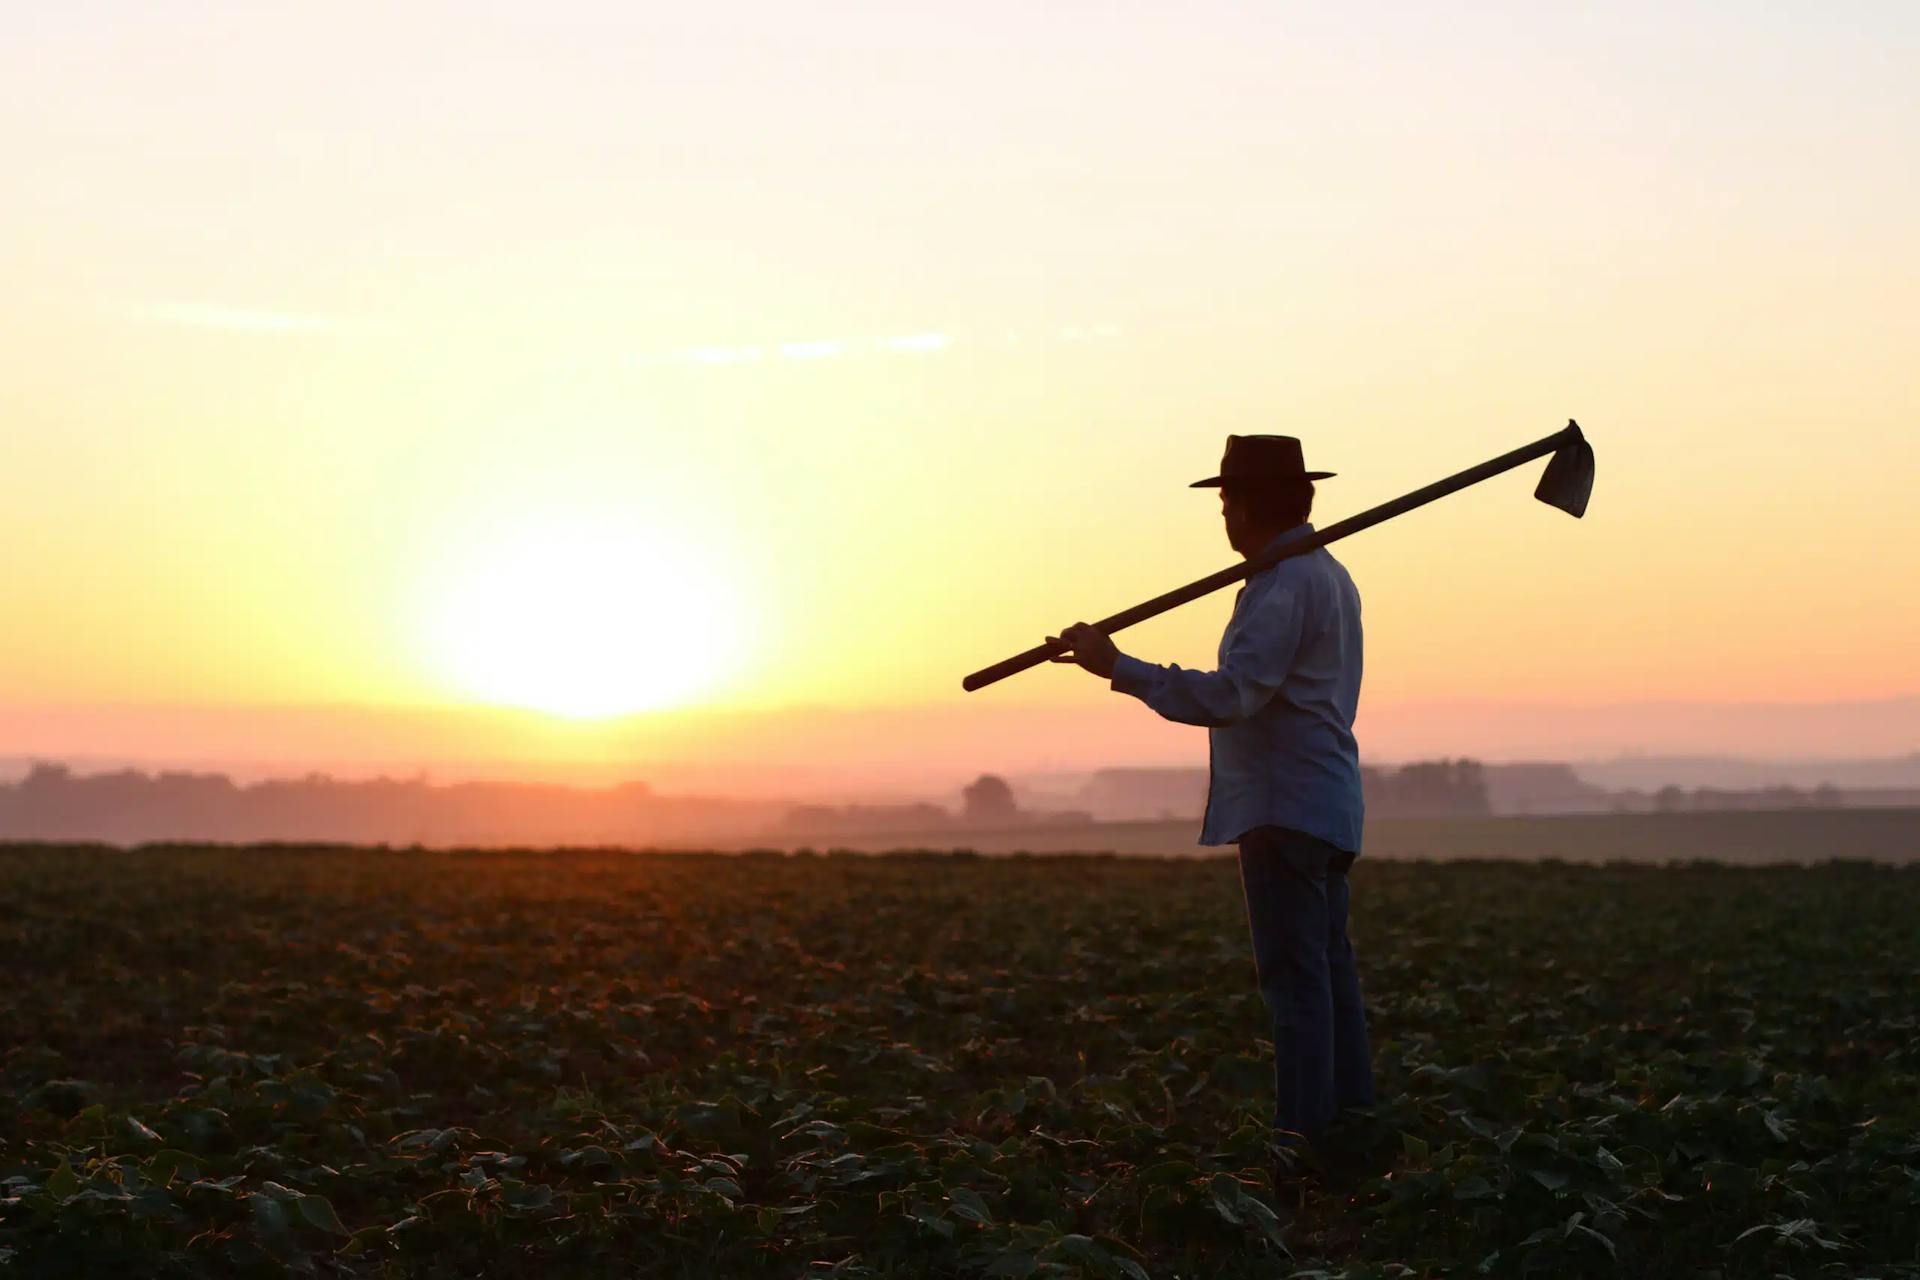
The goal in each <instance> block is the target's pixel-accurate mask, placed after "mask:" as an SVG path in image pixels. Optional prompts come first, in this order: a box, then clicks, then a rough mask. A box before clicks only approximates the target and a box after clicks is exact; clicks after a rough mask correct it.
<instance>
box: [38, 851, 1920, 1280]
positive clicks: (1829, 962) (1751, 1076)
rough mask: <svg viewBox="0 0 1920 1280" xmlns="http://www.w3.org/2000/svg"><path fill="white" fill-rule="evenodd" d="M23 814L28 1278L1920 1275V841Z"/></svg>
mask: <svg viewBox="0 0 1920 1280" xmlns="http://www.w3.org/2000/svg"><path fill="white" fill-rule="evenodd" d="M1242 911H1243V908H1242V905H1241V900H1240V890H1239V883H1238V879H1237V870H1236V868H1235V866H1234V864H1233V863H1232V862H1231V861H1229V860H1226V859H1206V860H1194V859H1182V860H1170V859H1150V858H1098V857H1012V858H987V857H953V856H931V855H896V856H884V857H869V856H860V855H846V854H841V855H832V856H827V855H818V856H791V857H789V856H775V855H764V854H762V855H746V856H740V857H725V856H717V855H708V854H687V855H679V854H673V855H651V854H648V855H633V854H618V853H605V852H556V853H541V852H504V853H420V852H406V851H391V852H388V851H380V850H329V849H312V850H300V849H265V850H249V849H218V850H216V849H164V850H162V849H146V850H138V851H131V852H123V851H116V850H106V849H80V848H31V847H14V848H9V849H0V974H4V979H3V980H0V1053H3V1054H4V1058H0V1277H4V1276H11V1275H21V1276H51V1275H62V1276H64V1275H72V1276H197V1275H209V1274H211V1275H282V1274H289V1273H291V1274H300V1275H315V1276H368V1277H372V1276H447V1277H455V1276H461V1277H464V1276H476V1275H501V1276H557V1277H571V1276H596V1277H597V1276H701V1277H708V1276H719V1277H725V1276H770V1277H786V1276H794V1277H798V1276H829V1275H832V1276H916V1277H920V1276H926V1277H934V1276H963V1277H1023V1276H1091V1277H1103V1278H1120V1277H1126V1278H1129V1280H1139V1278H1140V1277H1146V1276H1151V1277H1172V1276H1181V1277H1207V1278H1212V1277H1225V1278H1229V1280H1230V1278H1233V1277H1251V1276H1299V1277H1316V1278H1320V1277H1335V1276H1351V1277H1360V1276H1442V1275H1492V1276H1522V1275H1541V1276H1589V1275H1590V1276H1612V1275H1629V1276H1722V1277H1746V1276H1774V1275H1784V1276H1826V1275H1831V1276H1880V1277H1909V1278H1912V1277H1920V927H1916V921H1920V869H1916V868H1913V867H1904V868H1893V867H1885V866H1874V865H1868V864H1866V863H1853V862H1837V863H1829V864H1825V865H1821V866H1817V867H1809V868H1802V867H1747V868H1729V867H1721V866H1711V865H1699V864H1688V865H1673V866H1664V867H1663V866H1629V865H1624V864H1605V865H1575V864H1568V863H1552V862H1548V863H1525V862H1515V861H1485V862H1475V861H1452V862H1445V863H1424V862H1391V861H1384V860H1374V861H1369V860H1367V859H1366V858H1363V859H1362V860H1361V861H1360V863H1359V865H1358V866H1357V867H1356V868H1355V872H1354V924H1353V935H1354V939H1355V943H1356V946H1357V948H1358V950H1359V955H1360V963H1361V970H1362V979H1363V982H1364V984H1365V988H1366V995H1367V1002H1368V1006H1369V1011H1370V1017H1371V1022H1372V1031H1373V1037H1374V1045H1375V1064H1376V1072H1377V1079H1378V1087H1379V1103H1378V1105H1377V1106H1376V1107H1375V1108H1373V1109H1372V1110H1371V1111H1370V1112H1369V1113H1366V1114H1364V1115H1360V1116H1357V1117H1355V1118H1354V1119H1353V1121H1352V1123H1351V1124H1350V1125H1349V1126H1348V1132H1347V1137H1348V1140H1349V1141H1350V1143H1352V1144H1353V1146H1354V1147H1355V1148H1356V1149H1358V1150H1359V1151H1360V1152H1362V1153H1363V1159H1362V1160H1361V1162H1360V1167H1359V1168H1358V1169H1357V1171H1356V1172H1355V1173H1354V1176H1353V1177H1352V1178H1351V1179H1349V1180H1346V1181H1330V1182H1322V1181H1320V1180H1317V1179H1309V1180H1307V1181H1305V1182H1303V1183H1301V1184H1298V1185H1290V1186H1288V1187H1287V1188H1285V1189H1284V1190H1283V1191H1281V1192H1278V1193H1276V1192H1275V1191H1274V1190H1273V1189H1272V1187H1271V1186H1270V1184H1269V1181H1268V1159H1267V1151H1266V1140H1267V1133H1266V1117H1267V1116H1268V1114H1269V1113H1270V1109H1271V1094H1270V1090H1271V1076H1270V1071H1271V1051H1270V1048H1269V1047H1268V1046H1267V1044H1266V1043H1265V1041H1264V1037H1265V1035H1266V1034H1267V1030H1266V1026H1267V1024H1266V1020H1265V1012H1264V1009H1263V1008H1262V1006H1261V1004H1260V1001H1259V998H1258V996H1257V994H1256V993H1255V991H1254V986H1253V966H1252V960H1251V958H1250V952H1249V946H1248V940H1247V930H1246V922H1245V918H1244V915H1243V914H1242Z"/></svg>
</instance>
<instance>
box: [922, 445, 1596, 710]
mask: <svg viewBox="0 0 1920 1280" xmlns="http://www.w3.org/2000/svg"><path fill="white" fill-rule="evenodd" d="M1580 439H1583V437H1582V436H1581V434H1580V424H1579V423H1577V422H1575V421H1573V419H1571V418H1569V419H1567V425H1566V426H1564V427H1562V428H1560V430H1558V431H1556V432H1554V433H1553V434H1552V435H1550V436H1545V437H1543V438H1541V439H1539V440H1535V441H1534V442H1533V443H1532V444H1529V445H1522V446H1521V447H1520V448H1518V449H1515V450H1513V451H1512V452H1511V453H1503V454H1501V455H1500V456H1499V457H1497V458H1493V459H1490V460H1488V461H1486V462H1483V463H1481V464H1480V465H1479V466H1477V467H1468V468H1467V469H1466V470H1465V471H1462V472H1459V473H1457V474H1455V475H1451V476H1448V477H1447V478H1446V479H1445V480H1436V481H1434V482H1433V483H1432V484H1430V485H1427V486H1426V487H1424V488H1420V489H1415V490H1414V491H1413V492H1412V493H1408V494H1402V495H1401V496H1400V497H1398V498H1395V499H1394V500H1393V501H1391V502H1383V503H1381V504H1380V505H1379V506H1377V507H1371V508H1369V509H1367V510H1365V511H1362V512H1361V513H1360V514H1359V515H1357V516H1348V517H1347V518H1346V519H1345V520H1342V521H1340V522H1339V523H1338V524H1330V525H1328V526H1327V527H1326V528H1324V529H1320V530H1317V531H1316V532H1314V533H1313V534H1311V535H1309V536H1308V537H1305V538H1298V539H1295V540H1294V541H1291V542H1289V543H1287V544H1286V545H1285V546H1283V547H1281V548H1280V549H1279V550H1278V551H1277V552H1274V553H1272V554H1267V555H1261V556H1258V557H1255V558H1254V559H1251V560H1243V561H1241V562H1240V563H1239V564H1236V565H1231V566H1229V567H1228V568H1225V569H1222V570H1220V571H1219V572H1218V573H1210V574H1208V575H1207V576H1206V577H1204V578H1201V579H1199V580H1197V581H1194V582H1189V583H1188V584H1187V585H1186V586H1184V587H1175V588H1174V589H1173V590H1172V591H1169V592H1167V593H1166V594H1164V595H1158V596H1155V597H1154V598H1153V599H1151V600H1147V601H1143V602H1142V603H1140V604H1137V605H1134V606H1133V607H1132V608H1131V609H1122V610H1121V611H1120V612H1119V613H1116V614H1114V615H1113V616H1112V617H1110V618H1102V619H1101V620H1100V621H1098V622H1096V623H1094V624H1093V625H1094V627H1095V628H1097V629H1098V630H1100V631H1104V632H1105V633H1106V634H1108V635H1112V634H1113V633H1114V632H1116V631H1119V630H1121V629H1122V628H1124V627H1130V626H1132V625H1133V624H1134V623H1136V622H1145V621H1146V620H1147V619H1148V618H1151V617H1155V616H1157V615H1159V614H1162V613H1165V612H1166V611H1167V610H1169V609H1172V608H1176V607H1177V606H1179V605H1183V604H1185V603H1187V602H1188V601H1189V600H1198V599H1199V598H1200V597H1201V596H1204V595H1210V594H1212V593H1213V592H1215V591H1218V590H1219V589H1220V588H1222V587H1225V586H1231V585H1232V584H1233V583H1236V582H1240V581H1243V580H1244V579H1247V578H1250V577H1252V576H1253V575H1254V574H1256V573H1259V572H1260V571H1261V570H1262V569H1270V568H1272V567H1273V566H1274V565H1276V564H1279V563H1280V562H1281V561H1282V560H1290V559H1292V558H1293V557H1294V556H1303V555H1306V554H1307V553H1308V552H1309V551H1318V550H1319V549H1320V548H1321V547H1324V546H1326V545H1327V544H1328V543H1329V542H1338V541H1339V540H1340V539H1342V538H1344V537H1346V536H1347V535H1348V534H1350V533H1358V532H1360V531H1361V530H1362V529H1367V528H1371V527H1372V526H1374V525H1376V524H1379V523H1380V522H1381V521H1382V520H1391V519H1392V518H1393V517H1395V516H1397V515H1400V514H1402V513H1404V512H1408V511H1411V510H1413V509H1414V508H1415V507H1424V506H1425V505H1426V504H1427V503H1429V502H1432V501H1433V500H1434V499H1436V498H1444V497H1446V496H1447V495H1448V494H1450V493H1457V492H1459V491H1460V490H1462V489H1464V488H1466V487H1467V486H1468V485H1474V484H1479V483H1480V482H1481V481H1482V480H1485V479H1488V478H1489V477H1491V476H1497V475H1499V474H1500V473H1501V472H1503V471H1511V470H1513V468H1515V467H1517V466H1520V465H1521V464H1522V463H1526V462H1531V461H1533V460H1534V459H1535V458H1540V457H1545V456H1546V455H1547V454H1549V453H1552V452H1554V451H1555V450H1557V449H1559V448H1560V446H1561V445H1563V444H1567V443H1570V442H1572V441H1575V440H1580ZM1067 651H1068V650H1067V646H1066V645H1062V644H1042V645H1036V646H1034V647H1033V648H1031V649H1028V650H1027V651H1026V652H1024V653H1016V654H1015V655H1013V657H1011V658H1006V659H1003V660H1002V661H999V662H996V663H994V664H993V665H992V666H990V667H982V668H980V670H978V671H976V672H974V673H973V674H972V675H970V676H968V677H967V678H966V679H964V680H962V681H961V682H960V687H961V688H962V689H965V690H966V691H967V692H968V693H972V692H973V691H974V690H976V689H984V688H986V687H987V686H988V685H990V684H993V683H994V682H996V681H999V680H1004V679H1006V678H1007V677H1008V676H1010V675H1015V674H1017V673H1019V672H1022V671H1025V670H1026V669H1027V668H1028V667H1037V666H1039V665H1040V664H1041V663H1043V662H1045V661H1047V660H1048V659H1049V658H1054V657H1058V656H1059V655H1060V654H1063V653H1066V652H1067Z"/></svg>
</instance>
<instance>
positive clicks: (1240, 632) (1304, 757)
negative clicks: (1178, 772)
mask: <svg viewBox="0 0 1920 1280" xmlns="http://www.w3.org/2000/svg"><path fill="white" fill-rule="evenodd" d="M1312 532H1313V525H1312V524H1300V525H1296V526H1295V527H1294V528H1292V529H1290V530H1288V531H1287V532H1286V533H1283V534H1281V535H1280V536H1279V537H1278V538H1276V539H1274V541H1273V542H1271V543H1269V544H1268V549H1271V548H1272V547H1274V546H1278V545H1280V544H1282V543H1283V542H1286V541H1288V540H1291V539H1294V538H1302V537H1306V536H1308V535H1309V534H1311V533H1312ZM1360 667H1361V635H1360V593H1359V591H1358V590H1357V589H1355V587H1354V585H1353V579H1352V578H1351V577H1350V576H1349V575H1348V573H1347V571H1346V568H1345V567H1344V566H1343V565H1341V563H1340V562H1339V561H1338V560H1335V559H1334V558H1333V556H1332V554H1331V553H1329V552H1328V551H1327V550H1326V549H1325V548H1324V547H1322V548H1320V549H1319V550H1317V551H1312V552H1309V553H1308V554H1306V555H1304V556H1295V557H1293V558H1292V559H1288V560H1282V561H1280V562H1279V563H1278V564H1276V565H1274V566H1272V567H1271V568H1268V569H1263V570H1261V571H1260V572H1259V573H1256V574H1254V575H1253V576H1252V577H1251V578H1249V579H1247V583H1246V585H1245V586H1244V587H1242V588H1241V589H1240V597H1239V599H1238V600H1237V601H1236V602H1235V603H1234V609H1233V618H1232V620H1231V621H1229V622H1228V623H1227V629H1226V633H1225V634H1224V635H1222V636H1221V638H1220V654H1219V669H1218V670H1216V671H1190V670H1187V669H1185V668H1182V667H1179V666H1176V665H1167V666H1157V665H1155V664H1152V663H1147V662H1142V661H1140V660H1139V659H1138V658H1133V657H1129V656H1128V655H1126V654H1120V655H1119V656H1118V657H1117V658H1116V660H1115V663H1114V670H1113V677H1112V680H1113V687H1114V688H1115V689H1117V690H1119V691H1120V692H1122V693H1128V694H1132V695H1133V696H1134V697H1137V698H1139V699H1141V700H1142V701H1143V702H1145V703H1146V704H1147V705H1148V706H1150V707H1152V708H1153V709H1154V710H1155V711H1157V712H1159V713H1160V714H1161V715H1162V716H1165V717H1166V718H1167V719H1169V720H1178V721H1181V722H1182V723H1185V724H1196V725H1205V726H1207V728H1208V729H1209V734H1208V743H1209V747H1210V751H1209V756H1210V767H1209V770H1208V773H1209V777H1210V783H1209V786H1208V796H1207V816H1206V820H1205V821H1204V822H1203V823H1202V824H1201V830H1200V843H1201V844H1208V845H1218V844H1233V843H1234V842H1236V841H1237V840H1238V839H1239V838H1240V836H1241V835H1243V834H1244V833H1245V832H1247V831H1248V830H1250V829H1252V828H1254V827H1258V826H1279V827H1290V828H1292V829H1293V830H1296V831H1304V832H1306V833H1307V834H1308V835H1311V836H1315V837H1317V838H1318V839H1321V840H1325V841H1326V842H1327V843H1329V844H1331V845H1334V846H1336V847H1337V848H1340V849H1343V850H1346V851H1348V852H1351V853H1357V852H1359V849H1360V827H1361V823H1362V821H1363V819H1364V817H1365V802H1364V801H1363V799H1362V797H1361V793H1360V755H1359V748H1358V747H1357V746H1356V745H1355V743H1354V738H1353V719H1354V714H1355V712H1356V711H1357V710H1358V708H1359V703H1360Z"/></svg>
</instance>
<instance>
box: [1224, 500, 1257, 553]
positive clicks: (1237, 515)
mask: <svg viewBox="0 0 1920 1280" xmlns="http://www.w3.org/2000/svg"><path fill="white" fill-rule="evenodd" d="M1220 518H1221V520H1223V521H1224V522H1225V523H1226V526H1227V545H1228V546H1230V547H1232V548H1233V549H1234V550H1235V551H1238V552H1239V553H1240V554H1241V555H1243V556H1249V555H1252V554H1253V553H1254V552H1255V551H1258V550H1259V548H1258V547H1256V546H1253V545H1252V544H1253V541H1254V531H1253V530H1252V529H1251V528H1250V527H1249V525H1250V523H1251V521H1250V519H1249V516H1248V512H1247V498H1246V495H1245V494H1243V493H1236V492H1234V491H1233V490H1231V489H1228V488H1227V487H1226V486H1225V485H1222V486H1221V488H1220Z"/></svg>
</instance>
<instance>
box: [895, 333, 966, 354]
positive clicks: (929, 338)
mask: <svg viewBox="0 0 1920 1280" xmlns="http://www.w3.org/2000/svg"><path fill="white" fill-rule="evenodd" d="M950 341H951V339H949V338H948V337H947V335H946V334H944V333H909V334H905V335H903V336H901V337H898V338H882V339H880V345H881V346H883V347H885V348H886V349H887V350H889V351H908V352H911V351H938V350H940V349H941V348H943V347H945V346H946V345H947V344H948V343H949V342H950Z"/></svg>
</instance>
